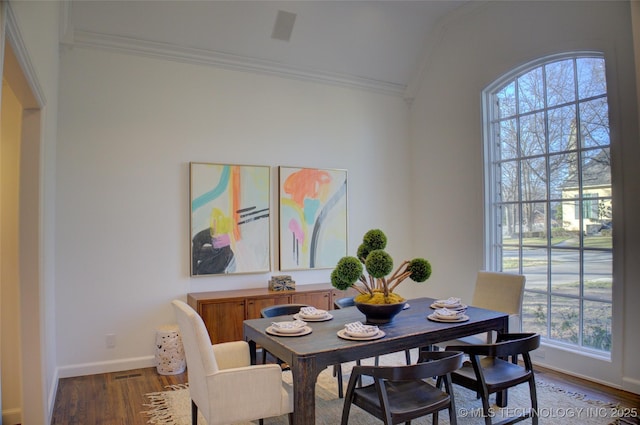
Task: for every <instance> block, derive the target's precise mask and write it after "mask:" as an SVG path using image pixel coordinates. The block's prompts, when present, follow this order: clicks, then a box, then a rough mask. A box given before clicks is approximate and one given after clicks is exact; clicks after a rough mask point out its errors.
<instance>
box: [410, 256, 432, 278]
mask: <svg viewBox="0 0 640 425" xmlns="http://www.w3.org/2000/svg"><path fill="white" fill-rule="evenodd" d="M407 271H409V272H411V275H409V278H410V279H411V280H413V281H414V282H424V281H425V280H427V279H429V277H430V276H431V263H429V261H427V260H425V259H424V258H414V259H413V260H411V262H409V265H408V266H407Z"/></svg>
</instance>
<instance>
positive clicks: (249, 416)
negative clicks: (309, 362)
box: [172, 300, 293, 425]
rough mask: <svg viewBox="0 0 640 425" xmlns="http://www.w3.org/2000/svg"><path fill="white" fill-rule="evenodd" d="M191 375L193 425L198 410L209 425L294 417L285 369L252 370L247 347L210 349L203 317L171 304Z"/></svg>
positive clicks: (236, 344)
mask: <svg viewBox="0 0 640 425" xmlns="http://www.w3.org/2000/svg"><path fill="white" fill-rule="evenodd" d="M172 305H173V309H174V311H175V314H176V318H177V322H178V328H179V330H180V334H181V337H182V343H183V345H184V352H185V356H186V360H187V368H188V373H189V395H190V397H191V420H192V424H193V425H197V423H198V409H200V412H201V413H202V415H203V416H204V418H205V419H206V421H207V424H208V425H222V424H230V423H236V422H244V421H252V420H256V419H259V420H260V423H261V424H262V423H263V422H262V418H268V417H273V416H280V415H284V414H287V413H288V414H289V423H291V419H292V416H291V412H293V394H292V389H291V387H290V386H288V385H286V384H284V383H283V381H282V370H281V369H280V366H278V365H275V364H272V365H256V366H252V365H251V364H250V355H249V344H247V343H246V342H245V341H234V342H225V343H220V344H214V345H211V340H210V339H209V333H208V332H207V329H206V327H205V325H204V322H203V321H202V318H201V317H200V316H199V315H198V313H197V312H196V311H195V310H194V309H193V308H191V306H189V305H188V304H186V303H185V302H183V301H180V300H174V301H173V302H172Z"/></svg>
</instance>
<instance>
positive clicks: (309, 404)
mask: <svg viewBox="0 0 640 425" xmlns="http://www.w3.org/2000/svg"><path fill="white" fill-rule="evenodd" d="M435 301H436V300H435V299H433V298H427V297H424V298H416V299H410V300H407V305H406V307H407V308H405V309H404V310H402V311H401V312H400V313H399V314H398V315H397V316H395V317H394V318H393V320H392V321H391V322H389V323H386V324H382V325H378V327H379V329H380V330H381V331H383V332H384V336H383V337H381V338H378V339H371V340H350V339H345V338H344V333H343V332H344V328H345V325H346V324H348V323H354V322H358V321H360V322H362V323H364V322H365V317H364V315H363V314H362V313H361V312H360V311H359V310H358V309H357V307H348V308H342V309H338V310H330V311H329V312H328V313H329V314H330V315H331V316H332V317H331V319H330V320H325V321H314V322H307V325H308V327H309V328H310V329H311V330H310V332H308V333H307V332H303V333H304V335H299V336H292V335H287V336H279V335H273V334H272V333H270V332H268V331H267V328H269V327H270V326H271V324H272V322H278V321H285V320H293V319H292V316H290V315H289V316H282V317H276V318H273V317H271V318H263V319H250V320H245V321H244V323H243V331H244V339H245V340H246V341H247V342H248V343H249V348H250V353H251V363H252V364H256V350H257V347H258V346H260V347H262V349H263V350H267V351H268V352H269V353H271V354H272V355H274V356H275V357H277V358H278V359H280V360H282V361H284V362H286V363H287V364H288V365H289V366H290V368H291V372H292V379H293V404H294V410H293V415H292V416H293V418H292V419H293V420H292V422H293V425H314V424H315V420H316V417H315V415H316V412H315V384H316V380H317V377H318V374H319V373H320V372H322V371H323V370H324V369H325V368H327V367H328V366H331V365H336V364H340V363H345V362H349V361H355V360H358V359H364V358H370V357H374V356H379V355H383V354H388V353H394V352H399V351H404V350H407V349H412V348H416V347H430V346H432V345H433V344H436V343H441V342H444V341H449V340H453V339H458V338H462V337H465V336H469V335H475V334H479V333H484V332H489V331H497V332H498V333H508V331H509V315H508V314H506V313H501V312H497V311H492V310H486V309H482V308H477V307H473V306H468V307H467V310H466V313H465V314H466V316H468V320H466V321H460V322H451V321H448V322H439V321H433V320H430V319H429V318H428V317H427V316H429V315H430V314H432V313H433V311H434V309H433V307H432V305H433V303H434V302H435ZM339 333H340V334H341V335H342V336H343V337H340V336H339V335H338V334H339ZM500 404H502V405H504V404H506V394H505V395H504V396H503V397H502V400H500Z"/></svg>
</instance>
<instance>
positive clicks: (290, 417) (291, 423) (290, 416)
mask: <svg viewBox="0 0 640 425" xmlns="http://www.w3.org/2000/svg"><path fill="white" fill-rule="evenodd" d="M287 417H288V418H289V425H293V412H291V413H289V414H288V415H287Z"/></svg>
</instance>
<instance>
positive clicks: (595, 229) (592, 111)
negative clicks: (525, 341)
mask: <svg viewBox="0 0 640 425" xmlns="http://www.w3.org/2000/svg"><path fill="white" fill-rule="evenodd" d="M605 74H606V73H605V60H604V57H603V56H602V55H601V54H598V53H593V52H588V53H572V54H567V55H561V56H553V57H550V58H544V59H543V60H540V61H537V62H535V63H532V64H528V65H527V66H525V67H523V68H519V69H517V70H515V71H513V72H512V73H510V74H508V75H506V76H504V77H502V78H500V79H499V80H498V81H496V82H494V83H493V84H492V85H491V86H490V87H489V88H487V89H486V90H485V91H484V93H483V96H484V117H485V122H484V124H485V159H486V160H485V167H486V169H485V184H486V192H485V193H486V195H485V196H486V198H485V209H486V211H485V212H486V214H485V217H486V224H485V226H486V232H485V235H486V238H487V241H486V242H487V246H488V247H489V249H488V251H487V253H488V258H487V262H488V267H489V268H490V269H493V270H502V271H506V272H514V273H522V274H524V275H526V278H527V283H526V288H525V296H524V302H523V316H522V327H523V330H525V331H535V332H539V333H540V334H541V335H542V336H543V337H545V338H546V339H547V340H548V341H549V342H550V343H553V344H557V345H563V344H567V345H570V346H571V347H573V348H578V349H580V350H584V351H592V352H599V353H600V354H603V355H607V354H608V352H610V351H611V315H612V285H613V270H612V257H613V245H612V238H611V229H612V226H613V221H612V214H611V213H612V210H611V208H612V204H611V197H612V193H611V156H610V150H609V144H610V138H609V114H608V112H609V108H608V104H607V84H606V78H605Z"/></svg>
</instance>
